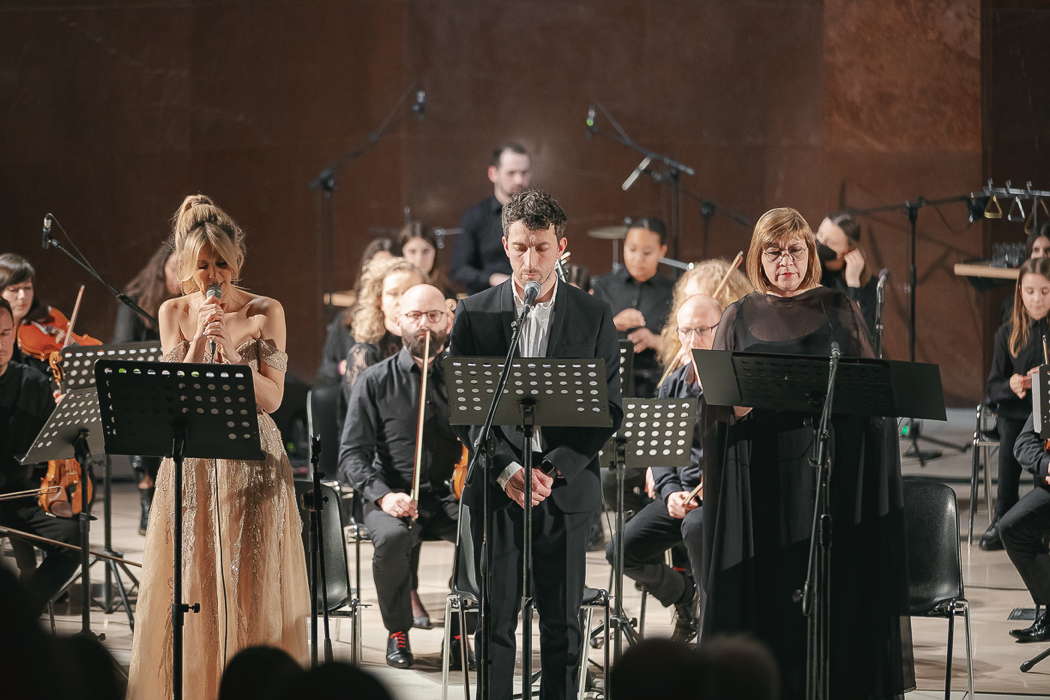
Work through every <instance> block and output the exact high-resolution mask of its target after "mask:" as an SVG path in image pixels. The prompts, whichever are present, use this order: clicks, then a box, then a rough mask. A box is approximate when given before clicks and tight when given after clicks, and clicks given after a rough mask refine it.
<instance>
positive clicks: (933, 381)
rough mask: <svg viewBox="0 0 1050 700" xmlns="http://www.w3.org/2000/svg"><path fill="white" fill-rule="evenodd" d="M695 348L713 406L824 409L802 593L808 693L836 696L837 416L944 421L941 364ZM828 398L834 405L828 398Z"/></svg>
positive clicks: (818, 428) (820, 411) (818, 429)
mask: <svg viewBox="0 0 1050 700" xmlns="http://www.w3.org/2000/svg"><path fill="white" fill-rule="evenodd" d="M832 347H833V351H832V355H831V357H830V358H829V357H820V356H813V355H783V354H766V353H746V352H729V351H725V350H693V359H694V361H695V362H696V367H697V372H698V373H699V375H700V381H701V383H702V384H703V387H704V397H705V400H706V401H707V402H708V403H710V404H711V405H714V406H750V407H753V408H761V409H766V410H771V411H778V412H793V413H805V414H811V415H813V414H819V415H820V416H821V420H820V424H819V425H816V424H815V426H814V431H815V440H814V444H815V446H816V448H817V450H816V456H815V458H814V459H813V460H812V461H813V465H814V467H815V468H816V470H817V478H816V493H815V494H814V510H813V521H812V526H811V531H810V544H809V561H808V564H807V570H806V579H805V582H804V583H803V586H802V587H801V589H800V590H799V591H798V592H797V599H798V602H800V603H801V605H802V613H803V615H804V616H805V617H806V618H807V635H806V637H807V639H806V644H807V654H806V657H807V659H806V666H807V670H806V697H807V698H820V699H823V698H827V697H829V695H830V661H829V656H830V646H829V645H830V643H831V636H830V634H831V633H830V630H831V603H830V600H831V591H830V587H831V547H832V533H833V532H834V526H833V522H832V515H831V510H830V500H831V499H830V484H831V477H832V472H833V470H834V467H833V464H832V460H831V459H830V457H829V450H828V443H829V441H830V430H829V428H828V421H829V420H830V418H831V416H832V415H851V416H869V417H874V416H881V417H893V418H928V419H933V420H945V419H946V417H947V416H946V414H945V410H944V395H943V392H942V390H941V375H940V368H939V367H938V366H937V365H932V364H925V363H919V362H898V361H893V360H883V359H869V358H856V357H839V356H838V347H837V345H836V344H834V343H833V344H832ZM827 397H830V398H831V401H830V404H829V403H828V402H826V398H827Z"/></svg>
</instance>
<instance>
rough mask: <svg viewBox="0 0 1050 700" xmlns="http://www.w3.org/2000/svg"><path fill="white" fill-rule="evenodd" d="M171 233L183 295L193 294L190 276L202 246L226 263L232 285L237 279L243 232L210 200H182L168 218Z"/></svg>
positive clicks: (243, 250)
mask: <svg viewBox="0 0 1050 700" xmlns="http://www.w3.org/2000/svg"><path fill="white" fill-rule="evenodd" d="M171 229H172V239H173V240H172V243H173V247H174V249H175V259H176V261H177V265H176V269H177V274H178V277H179V284H180V285H182V291H183V292H187V293H189V292H192V291H194V290H195V286H194V284H193V273H194V271H195V270H196V269H197V256H198V255H200V252H201V249H203V248H204V247H205V246H208V247H210V248H211V249H212V250H213V251H215V253H216V255H218V256H219V257H221V258H222V259H223V260H225V261H226V264H227V265H229V267H230V270H231V272H232V273H233V281H234V282H237V281H238V280H239V279H240V276H241V269H242V268H243V267H244V258H245V257H246V255H247V248H246V246H245V244H244V231H242V230H241V227H240V226H238V225H237V224H236V223H235V222H234V220H233V219H232V218H230V215H229V214H227V213H226V212H225V211H223V210H222V209H221V208H220V207H219V206H218V205H216V204H215V202H213V201H212V200H211V198H210V197H207V196H205V195H203V194H191V195H190V196H188V197H186V198H185V199H184V200H182V204H180V205H179V208H178V209H176V210H175V214H174V215H173V216H172V217H171Z"/></svg>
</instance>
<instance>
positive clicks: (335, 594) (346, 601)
mask: <svg viewBox="0 0 1050 700" xmlns="http://www.w3.org/2000/svg"><path fill="white" fill-rule="evenodd" d="M312 488H313V483H312V482H311V481H310V480H307V479H296V480H295V500H296V503H297V504H298V506H299V516H300V517H301V518H302V520H303V532H302V536H303V548H304V549H305V550H306V566H307V570H309V567H310V511H309V510H307V509H306V507H305V504H304V502H303V496H304V495H305V494H307V493H309V492H310V490H311V489H312ZM321 496H322V498H324V499H325V503H324V507H323V509H322V510H321V533H322V538H323V540H324V542H323V544H324V568H325V570H324V586H325V590H326V592H327V594H328V615H329V617H345V618H349V619H350V660H351V663H355V664H356V663H359V662H360V659H361V608H364V607H367V603H362V602H361V599H360V595H361V593H360V588H356V589H355V588H353V587H352V586H351V585H350V571H349V569H348V567H347V561H346V535H345V534H344V531H343V516H342V511H341V510H340V508H339V499H340V492H339V485H338V484H337V483H334V482H328V481H324V482H322V483H321ZM323 606H324V598H323V597H322V596H321V591H320V590H318V595H317V609H318V611H321V610H322V609H323Z"/></svg>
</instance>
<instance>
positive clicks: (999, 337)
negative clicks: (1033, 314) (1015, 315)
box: [988, 318, 1050, 421]
mask: <svg viewBox="0 0 1050 700" xmlns="http://www.w3.org/2000/svg"><path fill="white" fill-rule="evenodd" d="M1031 324H1032V325H1031V326H1030V327H1029V329H1028V344H1027V345H1025V346H1024V347H1023V348H1021V351H1020V352H1019V353H1017V357H1013V356H1012V355H1010V331H1011V330H1012V329H1013V326H1012V325H1011V324H1009V323H1004V324H1003V325H1001V326H999V330H997V331H996V332H995V344H994V345H993V347H992V369H991V370H990V371H989V372H988V398H989V399H990V400H991V401H994V402H995V403H996V404H998V406H997V408H996V412H997V413H998V414H999V415H1000V416H1002V417H1004V418H1012V419H1014V420H1018V421H1022V420H1024V419H1025V416H1027V415H1028V414H1029V413H1031V412H1032V393H1031V391H1029V392H1028V394H1026V395H1025V398H1023V399H1020V398H1017V394H1015V393H1014V392H1013V389H1011V388H1010V376H1011V375H1014V374H1028V370H1030V369H1032V368H1033V367H1037V366H1038V365H1040V364H1042V362H1043V334H1044V333H1050V331H1048V326H1047V322H1046V319H1045V318H1044V319H1041V320H1039V321H1032V322H1031Z"/></svg>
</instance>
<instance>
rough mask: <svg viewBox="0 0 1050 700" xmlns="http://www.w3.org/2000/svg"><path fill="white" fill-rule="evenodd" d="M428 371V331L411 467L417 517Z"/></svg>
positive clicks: (417, 515)
mask: <svg viewBox="0 0 1050 700" xmlns="http://www.w3.org/2000/svg"><path fill="white" fill-rule="evenodd" d="M429 369H430V330H429V329H427V337H426V340H425V341H424V343H423V374H422V377H421V379H420V381H419V418H418V419H417V420H416V459H415V464H414V465H413V467H412V500H413V501H415V502H416V517H419V479H420V476H421V472H422V471H423V421H425V420H426V415H427V413H426V412H427V376H428V374H429V372H428V370H429Z"/></svg>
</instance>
